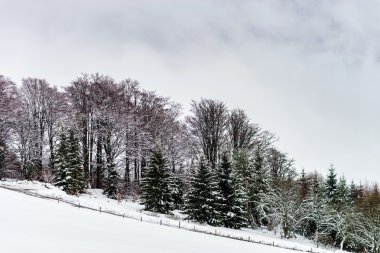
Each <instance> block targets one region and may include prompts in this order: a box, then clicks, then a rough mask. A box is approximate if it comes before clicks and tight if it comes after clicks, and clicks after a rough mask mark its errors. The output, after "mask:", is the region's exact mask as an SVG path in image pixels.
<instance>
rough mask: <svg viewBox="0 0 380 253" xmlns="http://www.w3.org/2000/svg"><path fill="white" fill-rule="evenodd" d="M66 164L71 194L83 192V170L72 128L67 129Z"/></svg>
mask: <svg viewBox="0 0 380 253" xmlns="http://www.w3.org/2000/svg"><path fill="white" fill-rule="evenodd" d="M67 164H68V168H69V176H70V177H71V185H69V186H68V187H69V188H68V189H69V192H70V193H72V194H78V193H80V192H83V190H84V188H85V181H84V171H83V167H82V160H81V154H80V150H79V142H78V138H77V136H76V134H75V131H74V130H73V129H70V130H69V137H68V153H67Z"/></svg>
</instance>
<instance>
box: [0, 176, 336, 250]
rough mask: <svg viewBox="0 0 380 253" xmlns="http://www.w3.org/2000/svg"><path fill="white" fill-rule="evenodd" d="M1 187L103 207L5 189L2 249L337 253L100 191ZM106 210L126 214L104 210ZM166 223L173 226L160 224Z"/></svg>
mask: <svg viewBox="0 0 380 253" xmlns="http://www.w3.org/2000/svg"><path fill="white" fill-rule="evenodd" d="M0 187H6V188H12V189H17V190H23V191H25V192H29V193H32V194H37V195H39V196H46V197H51V198H55V199H60V200H65V201H68V202H71V203H75V204H80V205H81V206H82V207H84V206H86V207H91V208H93V209H96V210H99V212H95V211H93V210H88V209H83V208H75V207H72V206H70V205H68V204H65V203H63V202H62V201H60V202H59V203H58V201H56V200H45V199H39V198H35V197H31V196H27V195H24V194H20V193H18V192H13V191H9V190H5V189H0V203H1V206H2V207H1V208H0V224H1V225H0V226H1V229H0V248H2V249H4V245H5V248H6V249H7V250H5V251H4V252H41V253H42V252H90V251H91V252H126V251H129V250H137V252H210V251H211V252H213V251H215V252H231V251H234V250H236V251H239V252H248V251H249V252H252V251H256V252H273V253H277V252H291V251H288V250H285V249H284V248H289V249H297V250H301V251H309V252H310V251H312V252H321V253H322V252H333V250H327V249H322V248H317V247H316V246H315V245H314V244H313V242H312V241H310V240H306V239H304V238H297V239H292V240H284V239H281V238H279V236H278V235H275V234H274V233H272V232H268V231H266V230H260V231H259V230H252V229H242V230H233V229H227V228H215V227H211V226H207V225H201V224H196V223H191V222H188V221H184V220H183V216H182V215H181V214H180V213H178V212H175V214H174V215H171V216H168V215H157V214H154V213H149V212H144V211H142V206H141V205H139V204H138V203H135V202H132V201H126V200H123V201H121V202H118V201H116V200H111V199H107V198H106V197H104V196H103V195H102V194H101V191H99V190H89V191H88V193H87V194H82V195H80V196H79V197H78V196H70V195H67V194H66V193H65V192H63V191H61V190H59V189H58V188H56V187H54V186H52V185H50V184H43V183H39V182H30V181H12V180H7V181H0ZM100 210H102V213H100ZM104 211H111V212H113V213H116V214H119V215H122V216H124V217H126V218H125V219H123V218H122V217H118V216H113V215H109V214H104ZM127 217H129V218H127ZM130 218H132V219H130ZM141 221H143V222H141ZM152 223H156V224H152ZM160 223H161V224H163V225H167V226H160V225H157V224H160ZM169 226H170V227H169ZM179 226H180V227H181V229H178V227H179ZM188 230H195V231H201V232H204V233H209V234H217V235H220V236H225V237H231V238H238V239H243V240H249V241H251V242H245V241H238V240H232V239H228V238H225V237H218V236H214V235H207V234H204V233H196V232H192V231H188ZM252 241H254V242H259V243H263V244H272V245H275V246H277V247H273V246H267V245H260V244H257V243H252ZM279 247H283V248H279ZM28 250H29V251H28ZM1 252H3V251H2V250H1ZM293 252H294V251H293Z"/></svg>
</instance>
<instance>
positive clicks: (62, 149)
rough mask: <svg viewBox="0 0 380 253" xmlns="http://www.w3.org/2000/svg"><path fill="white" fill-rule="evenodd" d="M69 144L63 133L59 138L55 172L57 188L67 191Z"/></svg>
mask: <svg viewBox="0 0 380 253" xmlns="http://www.w3.org/2000/svg"><path fill="white" fill-rule="evenodd" d="M68 152H69V151H68V143H67V137H66V133H65V132H64V131H61V134H60V136H59V144H58V150H57V152H56V155H55V165H56V166H55V170H54V179H53V182H54V184H55V185H56V186H59V187H64V190H66V188H65V187H66V184H67V177H68V174H69V172H68V171H67V169H68V159H67V156H68Z"/></svg>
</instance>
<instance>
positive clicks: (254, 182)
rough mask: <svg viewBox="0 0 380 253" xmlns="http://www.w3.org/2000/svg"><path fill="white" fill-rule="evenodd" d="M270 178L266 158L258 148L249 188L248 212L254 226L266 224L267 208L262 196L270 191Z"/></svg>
mask: <svg viewBox="0 0 380 253" xmlns="http://www.w3.org/2000/svg"><path fill="white" fill-rule="evenodd" d="M269 189H270V187H269V179H268V176H267V173H266V170H265V167H264V158H263V156H262V154H261V152H260V150H259V149H258V150H256V154H255V158H254V160H253V164H252V172H251V177H250V180H249V189H248V207H249V209H248V212H249V219H250V223H251V225H252V226H261V225H265V223H266V221H265V220H263V219H262V218H263V216H265V215H264V213H265V210H263V209H262V206H261V203H262V197H263V195H264V194H266V193H267V192H268V191H269Z"/></svg>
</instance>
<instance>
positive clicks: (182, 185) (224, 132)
mask: <svg viewBox="0 0 380 253" xmlns="http://www.w3.org/2000/svg"><path fill="white" fill-rule="evenodd" d="M191 108H192V109H191V112H190V114H189V115H188V116H186V117H182V111H181V105H180V104H178V103H175V102H173V101H171V100H170V98H167V97H162V96H160V95H158V94H156V93H155V92H152V91H147V90H145V89H143V88H141V86H140V85H139V83H138V82H137V81H136V80H132V79H125V80H122V81H115V80H114V79H113V78H111V77H109V76H105V75H101V74H92V75H89V74H82V75H80V76H79V77H78V78H76V79H75V80H73V81H72V82H71V83H70V84H69V85H68V86H67V87H65V88H64V89H63V90H59V89H58V88H56V87H54V86H52V85H50V84H49V83H48V82H47V81H46V80H44V79H38V78H25V79H23V80H22V83H21V85H20V86H16V84H15V83H14V82H13V81H12V80H10V79H9V78H7V77H5V76H2V75H0V179H1V178H5V177H10V178H18V179H27V180H39V181H43V182H50V183H53V184H55V185H57V186H59V187H61V188H62V189H63V190H64V191H66V192H67V193H69V194H78V193H81V192H84V191H85V189H86V188H101V189H103V191H104V194H105V195H107V196H108V197H110V198H122V197H125V196H134V197H136V198H139V199H140V201H141V203H143V204H144V206H145V209H146V210H148V211H153V212H160V213H170V212H171V211H172V210H175V209H177V210H181V211H182V212H183V213H184V214H185V215H186V217H187V219H189V220H193V221H196V222H200V223H208V224H210V225H213V226H224V227H229V228H235V229H239V228H242V227H253V228H260V227H264V228H267V229H270V230H274V231H276V232H278V233H280V234H281V236H282V237H284V238H291V237H295V236H297V235H303V236H305V237H308V238H311V239H313V240H314V241H315V242H317V243H320V244H328V245H333V246H336V247H340V248H341V249H347V250H352V251H366V252H377V253H378V252H380V194H379V189H378V186H377V185H362V184H358V185H357V184H355V183H354V182H351V183H350V184H349V183H347V182H346V179H345V178H344V177H339V178H338V176H337V175H336V173H335V169H334V167H333V166H331V167H330V169H329V173H328V175H327V176H326V177H323V176H321V175H320V174H319V173H317V172H314V173H309V174H306V173H304V171H302V172H301V173H298V172H297V171H296V169H295V166H294V160H293V159H291V158H289V157H288V155H287V154H286V153H283V152H281V151H279V150H278V149H277V148H276V147H275V142H276V140H277V137H276V136H275V135H274V134H273V133H271V132H269V131H267V130H264V129H262V128H261V127H260V126H259V125H258V124H256V123H254V122H252V121H251V120H250V119H249V117H248V116H247V114H246V113H245V112H244V110H242V109H232V110H231V109H229V108H227V106H226V105H225V104H224V103H223V102H221V101H217V100H212V99H200V100H198V101H193V102H192V105H191Z"/></svg>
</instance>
